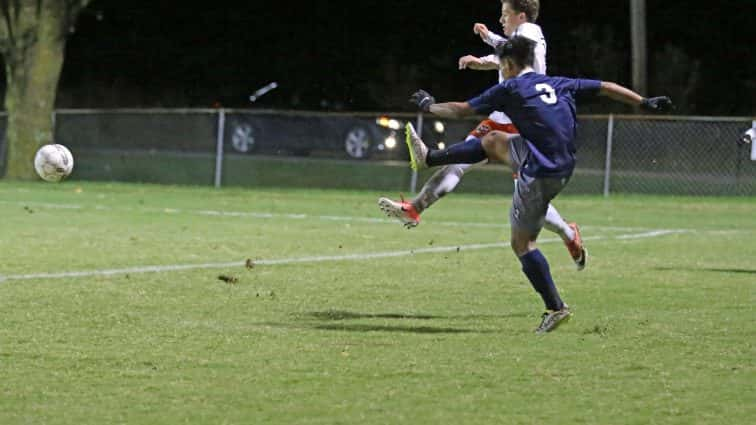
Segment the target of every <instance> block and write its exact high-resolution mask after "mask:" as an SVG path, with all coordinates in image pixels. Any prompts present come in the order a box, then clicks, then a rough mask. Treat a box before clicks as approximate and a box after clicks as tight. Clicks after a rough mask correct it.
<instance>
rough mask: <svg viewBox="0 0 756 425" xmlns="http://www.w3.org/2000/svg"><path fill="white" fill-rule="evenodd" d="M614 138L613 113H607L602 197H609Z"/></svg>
mask: <svg viewBox="0 0 756 425" xmlns="http://www.w3.org/2000/svg"><path fill="white" fill-rule="evenodd" d="M613 138H614V115H613V114H609V123H608V124H607V129H606V160H605V161H604V197H605V198H607V197H609V184H610V183H611V181H610V177H609V176H610V175H611V173H612V139H613Z"/></svg>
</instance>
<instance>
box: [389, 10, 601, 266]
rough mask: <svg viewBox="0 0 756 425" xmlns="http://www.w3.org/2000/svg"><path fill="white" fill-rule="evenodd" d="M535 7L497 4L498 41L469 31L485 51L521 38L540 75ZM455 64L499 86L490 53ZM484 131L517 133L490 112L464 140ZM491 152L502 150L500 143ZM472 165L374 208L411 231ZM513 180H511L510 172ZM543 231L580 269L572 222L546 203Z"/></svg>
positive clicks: (450, 169) (541, 51)
mask: <svg viewBox="0 0 756 425" xmlns="http://www.w3.org/2000/svg"><path fill="white" fill-rule="evenodd" d="M540 7H541V6H540V1H539V0H501V17H500V18H499V23H501V29H502V31H503V34H504V37H502V36H500V35H498V34H495V33H494V32H492V31H490V30H489V29H488V27H486V26H485V25H484V24H482V23H476V24H475V25H474V26H473V32H474V33H475V34H477V35H479V36H480V38H481V39H482V40H483V42H484V43H486V44H488V45H489V46H491V47H496V46H497V45H498V44H499V43H502V42H503V41H505V40H506V39H507V38H510V37H516V36H522V37H526V38H529V39H531V40H533V42H535V46H534V48H533V54H534V56H533V70H534V71H535V72H537V73H539V74H546V39H545V37H544V35H543V31H542V30H541V27H540V26H539V25H537V24H536V20H537V19H538V15H539V13H540ZM458 64H459V69H476V70H496V71H497V74H498V76H499V83H501V82H502V81H504V78H505V77H504V74H502V72H501V67H500V63H499V57H498V55H496V54H490V55H487V56H483V57H476V56H472V55H466V56H463V57H461V58H460V59H459V62H458ZM490 131H502V132H505V133H510V134H518V130H517V128H516V127H515V126H514V125H512V120H510V119H509V117H507V116H506V114H504V113H503V112H500V111H494V112H492V113H491V114H490V115H489V116H488V117H487V118H486V119H484V120H483V121H481V122H480V124H478V125H477V126H476V127H475V129H474V130H472V131H471V132H470V135H469V136H468V138H483V137H484V136H485V135H486V134H487V133H488V132H490ZM497 148H498V149H500V150H506V149H507V146H506V141H505V143H504V144H502V145H501V146H498V147H497ZM484 162H485V161H484ZM474 165H475V164H449V165H446V166H444V167H441V168H439V169H438V170H437V171H436V172H435V173H434V174H433V176H432V177H431V178H430V179H428V181H427V182H426V183H425V184H424V185H423V187H422V188H421V189H420V192H419V193H417V194H416V195H415V196H414V197H413V198H412V199H410V200H407V201H405V200H404V199H401V200H393V199H390V198H386V197H381V198H379V199H378V207H379V208H380V209H381V211H383V212H384V213H386V215H388V216H389V217H394V218H396V219H397V220H399V221H400V222H401V223H402V224H403V225H404V226H405V227H406V228H408V229H410V228H413V227H415V226H417V225H419V224H420V214H422V213H423V211H425V210H427V209H428V208H430V207H431V206H432V205H433V204H435V203H436V202H438V201H439V200H440V199H442V197H443V196H445V195H446V194H447V193H450V192H452V191H453V190H454V188H455V187H457V185H458V184H459V182H460V181H461V179H462V177H463V176H464V175H465V173H466V172H467V170H468V169H470V168H471V167H473V166H474ZM514 171H517V170H514ZM514 177H515V178H516V173H515V175H514ZM544 228H545V229H547V230H549V231H552V232H554V233H556V234H557V235H559V237H560V238H561V239H562V241H563V242H564V245H565V247H566V248H567V251H568V252H569V254H570V257H572V261H573V262H574V263H575V266H576V267H577V269H578V270H583V269H584V268H585V265H586V261H587V257H588V253H587V250H586V249H585V246H584V245H583V239H582V237H581V235H580V228H579V227H578V225H577V223H567V222H566V221H565V220H564V218H562V216H561V215H560V214H559V211H557V209H556V208H555V207H554V206H553V205H551V204H550V205H549V208H548V209H547V210H546V218H545V223H544Z"/></svg>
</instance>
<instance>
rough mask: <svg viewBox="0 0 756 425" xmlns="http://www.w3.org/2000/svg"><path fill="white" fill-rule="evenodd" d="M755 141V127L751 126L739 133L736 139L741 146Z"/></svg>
mask: <svg viewBox="0 0 756 425" xmlns="http://www.w3.org/2000/svg"><path fill="white" fill-rule="evenodd" d="M754 141H756V128H752V129H750V130H748V131H746V132H744V133H743V134H741V135H740V138H739V139H738V145H739V146H743V145H746V144H749V143H754Z"/></svg>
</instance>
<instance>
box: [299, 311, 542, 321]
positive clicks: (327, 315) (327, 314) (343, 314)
mask: <svg viewBox="0 0 756 425" xmlns="http://www.w3.org/2000/svg"><path fill="white" fill-rule="evenodd" d="M299 316H306V317H309V318H312V319H317V320H350V319H413V320H432V319H447V320H448V319H461V320H470V319H506V318H511V317H528V316H531V315H530V314H527V313H510V314H499V315H493V314H469V315H456V316H455V315H452V316H435V315H430V314H411V313H360V312H354V311H345V310H326V311H311V312H308V313H302V314H300V315H299Z"/></svg>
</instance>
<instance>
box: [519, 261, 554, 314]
mask: <svg viewBox="0 0 756 425" xmlns="http://www.w3.org/2000/svg"><path fill="white" fill-rule="evenodd" d="M520 263H522V271H523V273H525V276H527V277H528V280H530V284H531V285H533V288H534V289H535V290H536V292H538V293H539V294H541V298H543V303H544V304H545V305H546V308H547V309H549V310H561V309H562V307H564V303H563V302H562V299H561V298H559V291H557V288H556V285H554V281H553V280H552V279H551V272H550V271H549V263H548V262H547V261H546V257H544V256H543V254H541V251H539V250H537V249H536V250H535V251H530V252H528V253H527V254H525V255H523V256H522V257H520Z"/></svg>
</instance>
